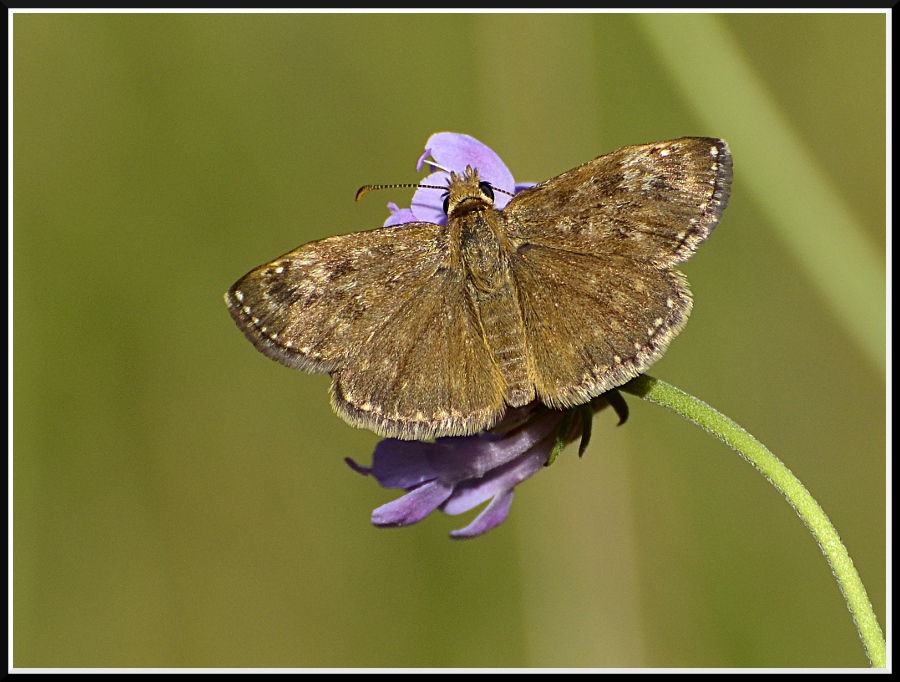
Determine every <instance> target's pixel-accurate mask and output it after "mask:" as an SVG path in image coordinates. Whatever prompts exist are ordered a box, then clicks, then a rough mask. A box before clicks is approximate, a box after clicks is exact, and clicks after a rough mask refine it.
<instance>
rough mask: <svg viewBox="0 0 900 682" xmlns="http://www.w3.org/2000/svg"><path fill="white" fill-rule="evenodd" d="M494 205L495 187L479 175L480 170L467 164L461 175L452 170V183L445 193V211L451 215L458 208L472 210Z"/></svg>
mask: <svg viewBox="0 0 900 682" xmlns="http://www.w3.org/2000/svg"><path fill="white" fill-rule="evenodd" d="M485 205H487V207H488V208H491V207H492V206H493V205H494V188H493V187H491V184H490V183H489V182H485V181H483V180H482V179H481V178H480V177H478V171H477V170H475V169H474V168H472V166H466V170H465V172H463V173H462V174H461V175H460V174H458V173H456V172H454V171H451V172H450V184H449V185H448V187H447V191H446V192H445V194H444V213H446V214H447V216H448V217H449V216H450V214H451V213H453V212H455V211H457V210H466V211H468V210H472V209H473V208H476V207H479V208H484V207H485Z"/></svg>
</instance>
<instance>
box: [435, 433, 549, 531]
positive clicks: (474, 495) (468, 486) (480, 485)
mask: <svg viewBox="0 0 900 682" xmlns="http://www.w3.org/2000/svg"><path fill="white" fill-rule="evenodd" d="M555 440H556V439H555V438H550V437H548V438H545V439H544V440H543V441H541V442H540V443H538V444H537V445H535V446H534V447H533V448H531V449H530V450H529V451H528V452H526V453H525V454H524V455H521V456H520V457H519V458H518V459H516V460H514V461H512V462H509V463H507V464H505V465H504V466H502V467H500V468H498V469H496V470H494V471H491V472H490V473H489V474H487V475H486V476H484V477H483V478H480V479H471V480H468V481H464V482H463V483H460V484H459V485H457V486H456V488H454V490H453V494H452V495H451V496H450V498H449V499H448V500H447V501H446V502H444V504H443V506H442V507H441V509H442V510H443V511H444V512H445V513H447V514H450V515H451V516H455V515H456V514H462V513H463V512H467V511H469V510H470V509H474V508H475V507H477V506H478V505H479V504H481V503H482V502H484V501H485V500H489V499H490V498H492V497H495V496H497V495H502V494H503V493H505V492H506V491H509V490H512V489H513V488H515V487H516V486H517V485H518V484H519V483H521V482H522V481H524V480H525V479H527V478H529V477H531V476H533V475H534V474H536V473H537V472H538V471H540V470H541V468H542V467H543V466H544V462H546V461H547V458H548V457H549V456H550V450H551V449H552V448H553V443H554V442H555Z"/></svg>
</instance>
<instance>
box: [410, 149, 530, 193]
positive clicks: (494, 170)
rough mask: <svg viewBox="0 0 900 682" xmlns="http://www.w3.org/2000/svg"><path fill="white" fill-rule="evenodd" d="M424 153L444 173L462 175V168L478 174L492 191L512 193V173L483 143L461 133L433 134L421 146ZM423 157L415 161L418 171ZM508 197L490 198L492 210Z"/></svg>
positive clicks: (513, 189)
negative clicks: (494, 189) (492, 200)
mask: <svg viewBox="0 0 900 682" xmlns="http://www.w3.org/2000/svg"><path fill="white" fill-rule="evenodd" d="M425 151H426V152H427V153H430V155H431V158H432V159H434V160H435V161H436V162H437V163H439V164H440V165H441V166H443V167H444V168H446V169H448V170H452V171H456V172H457V173H462V172H463V171H465V170H466V166H472V168H475V169H476V170H477V171H478V175H479V177H480V178H481V179H482V180H484V181H485V182H489V183H490V184H491V185H492V186H493V187H495V188H496V189H502V190H504V191H506V192H510V193H514V192H515V191H516V182H515V180H514V179H513V175H512V173H510V172H509V169H508V168H507V167H506V164H504V163H503V160H502V159H501V158H500V157H499V156H498V155H497V153H496V152H495V151H494V150H493V149H491V148H490V147H488V146H487V145H486V144H484V143H483V142H480V141H479V140H476V139H475V138H474V137H471V136H470V135H464V134H462V133H435V134H434V135H432V136H431V137H429V138H428V141H427V142H426V143H425ZM424 159H425V157H424V156H423V157H422V158H420V159H419V165H418V169H420V170H421V168H422V163H423V161H424ZM509 199H510V197H509V196H507V195H506V194H502V193H498V194H496V195H495V196H494V207H495V208H497V209H501V208H503V207H504V206H506V204H508V203H509Z"/></svg>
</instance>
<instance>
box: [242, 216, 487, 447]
mask: <svg viewBox="0 0 900 682" xmlns="http://www.w3.org/2000/svg"><path fill="white" fill-rule="evenodd" d="M226 300H227V302H228V307H229V309H230V311H231V314H232V316H233V317H234V319H235V321H236V322H237V323H238V326H239V327H240V328H241V329H242V330H243V331H244V333H245V334H246V336H247V338H249V339H250V341H252V342H253V344H254V345H255V346H256V347H257V348H258V349H259V350H260V351H262V352H263V353H265V354H266V355H268V356H269V357H271V358H273V359H275V360H278V361H279V362H281V363H283V364H285V365H288V366H290V367H295V368H298V369H303V370H306V371H312V372H317V371H327V372H331V374H332V377H333V384H332V403H333V405H334V407H335V409H336V410H337V411H338V412H339V413H340V414H341V415H343V416H344V417H345V418H346V419H348V421H350V422H351V423H353V424H356V425H359V426H365V427H368V428H372V429H374V430H375V431H377V432H378V433H380V434H381V435H385V436H400V437H405V438H414V437H428V436H430V435H433V434H434V433H435V432H440V433H443V434H450V433H472V432H474V431H477V430H479V429H481V428H485V427H487V426H490V425H491V424H493V423H494V422H495V421H496V419H497V418H498V416H499V415H500V414H502V412H503V408H504V403H503V393H502V385H501V384H500V382H499V380H498V379H497V378H496V377H494V376H493V374H495V373H496V368H495V366H494V364H493V363H492V360H491V355H490V351H489V350H488V348H487V346H486V345H485V343H484V339H483V337H482V335H481V332H480V328H479V324H478V321H477V318H476V317H475V315H474V312H473V310H472V307H471V304H470V303H469V301H468V300H467V298H466V293H465V283H464V280H463V273H462V271H461V269H460V267H459V265H458V263H457V264H454V261H453V258H452V255H451V248H450V245H449V244H448V241H447V228H446V227H445V226H439V225H434V224H431V223H406V224H404V225H398V226H394V227H387V228H381V229H378V230H371V231H368V232H359V233H355V234H349V235H343V236H338V237H331V238H328V239H323V240H321V241H317V242H313V243H311V244H307V245H305V246H302V247H300V248H299V249H296V250H294V251H292V252H290V253H288V254H285V255H284V256H282V257H281V258H278V259H276V260H274V261H272V262H271V263H269V264H267V265H263V266H261V267H259V268H256V269H255V270H253V271H251V272H250V273H248V274H247V275H246V276H245V277H243V278H242V279H241V280H239V281H238V282H237V284H235V285H234V286H233V287H232V288H231V289H230V290H229V292H228V294H227V295H226ZM473 378H477V381H475V380H473Z"/></svg>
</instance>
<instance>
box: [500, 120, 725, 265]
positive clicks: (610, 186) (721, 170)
mask: <svg viewBox="0 0 900 682" xmlns="http://www.w3.org/2000/svg"><path fill="white" fill-rule="evenodd" d="M730 187H731V154H730V153H729V151H728V145H726V144H725V142H724V141H722V140H717V139H714V138H706V137H688V138H682V139H679V140H671V141H668V142H658V143H654V144H646V145H637V146H632V147H624V148H622V149H619V150H617V151H614V152H612V153H610V154H606V155H604V156H601V157H598V158H596V159H594V160H593V161H590V162H588V163H586V164H584V165H582V166H579V167H578V168H575V169H573V170H571V171H569V172H567V173H563V174H562V175H558V176H556V177H555V178H552V179H550V180H548V181H547V182H544V183H542V184H540V185H536V186H535V187H533V188H531V189H528V190H525V191H523V192H520V193H519V194H517V195H516V196H515V197H514V198H513V199H512V201H510V203H509V205H508V206H507V207H506V208H505V209H504V210H503V215H504V216H505V217H506V221H507V224H508V230H509V234H510V237H512V238H513V239H517V240H520V241H522V242H525V243H532V244H542V245H546V246H552V247H556V248H560V249H564V250H567V251H573V252H575V253H592V254H595V255H606V254H617V255H621V256H624V257H627V258H630V259H632V260H635V261H641V262H646V263H651V264H653V265H657V266H661V267H671V266H673V265H676V264H678V263H681V262H683V261H685V260H687V259H688V258H690V256H691V254H692V253H693V252H694V251H695V250H696V248H697V247H698V246H699V245H700V243H701V242H703V240H704V239H706V238H707V237H708V236H709V234H710V232H711V231H712V229H713V228H714V227H715V225H716V223H717V222H718V220H719V217H720V216H721V214H722V210H723V209H724V208H725V204H726V203H727V201H728V195H729V191H730Z"/></svg>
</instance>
